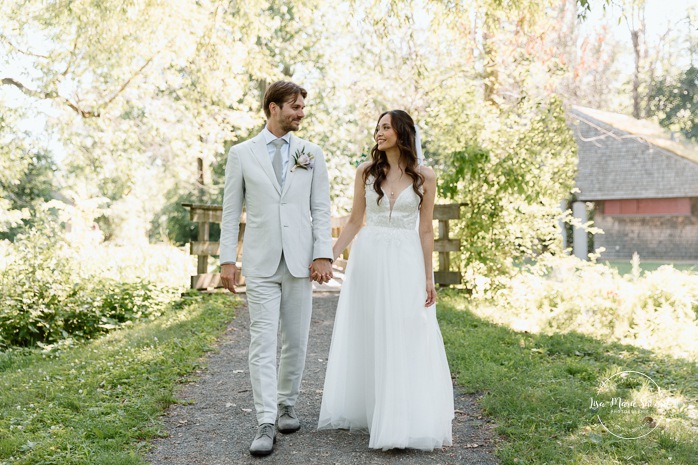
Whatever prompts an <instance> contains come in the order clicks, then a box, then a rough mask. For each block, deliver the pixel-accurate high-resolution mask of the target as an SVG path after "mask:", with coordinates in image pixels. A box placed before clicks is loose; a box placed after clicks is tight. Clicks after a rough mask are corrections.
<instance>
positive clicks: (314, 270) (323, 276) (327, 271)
mask: <svg viewBox="0 0 698 465" xmlns="http://www.w3.org/2000/svg"><path fill="white" fill-rule="evenodd" d="M332 276H333V274H332V262H330V260H329V259H328V258H318V259H316V260H313V263H312V264H311V265H310V280H311V281H317V282H318V284H325V283H326V282H328V281H329V280H330V279H332Z"/></svg>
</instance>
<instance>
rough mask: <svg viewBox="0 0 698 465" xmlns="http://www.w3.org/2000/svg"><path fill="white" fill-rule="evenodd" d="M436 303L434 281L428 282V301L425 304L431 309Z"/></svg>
mask: <svg viewBox="0 0 698 465" xmlns="http://www.w3.org/2000/svg"><path fill="white" fill-rule="evenodd" d="M434 303H436V288H435V287H434V281H427V300H426V301H425V302H424V306H425V307H431V306H432V305H434Z"/></svg>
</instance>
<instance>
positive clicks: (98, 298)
mask: <svg viewBox="0 0 698 465" xmlns="http://www.w3.org/2000/svg"><path fill="white" fill-rule="evenodd" d="M6 252H7V253H8V254H9V256H8V257H6V263H5V266H4V267H3V268H2V269H0V282H1V283H2V288H1V291H0V348H1V347H3V346H5V347H6V346H21V347H29V346H35V345H44V344H53V343H56V342H59V341H61V340H66V339H75V340H83V339H89V338H92V337H95V336H97V335H99V334H101V333H104V332H107V331H109V330H111V329H114V328H116V327H119V326H121V325H124V324H127V323H128V322H130V321H134V320H137V319H141V318H147V317H150V316H154V315H158V314H159V312H161V310H162V308H163V306H164V305H165V304H166V303H167V302H169V301H171V300H172V299H173V298H175V296H176V292H177V290H176V289H174V288H173V287H165V286H160V285H156V284H154V283H152V282H150V281H147V280H140V281H135V282H120V281H117V280H115V279H113V278H111V277H104V276H105V275H102V274H96V273H93V272H92V271H91V269H90V267H88V266H85V265H84V262H83V261H81V259H80V255H79V253H78V251H77V250H76V249H75V248H73V247H71V246H70V244H69V243H68V242H66V241H65V240H64V238H63V236H62V234H61V230H60V228H59V226H58V225H57V224H56V223H54V222H52V221H48V220H47V221H43V222H41V223H40V224H39V225H37V227H36V228H35V229H32V230H30V231H28V232H26V233H24V234H21V235H19V236H18V237H17V240H16V241H15V242H14V243H13V244H10V245H8V246H7V247H6Z"/></svg>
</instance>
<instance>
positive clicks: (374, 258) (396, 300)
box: [318, 181, 454, 450]
mask: <svg viewBox="0 0 698 465" xmlns="http://www.w3.org/2000/svg"><path fill="white" fill-rule="evenodd" d="M377 198H378V195H377V194H376V192H375V191H374V190H373V183H372V182H371V181H369V183H368V184H367V185H366V226H365V227H364V228H362V229H361V231H359V233H358V235H357V236H356V239H355V241H354V244H353V246H352V249H351V256H350V258H349V264H348V266H347V270H346V274H345V280H344V283H343V284H342V291H341V294H340V297H339V303H338V305H337V313H336V316H335V322H334V331H333V335H332V345H331V348H330V355H329V359H328V362H327V373H326V376H325V387H324V391H323V397H322V406H321V408H320V419H319V422H318V429H332V428H342V429H350V430H361V431H368V432H369V433H370V441H369V447H371V448H374V449H384V450H387V449H392V448H414V449H422V450H433V449H434V448H439V447H442V446H450V445H451V421H452V419H453V416H454V409H453V385H452V382H451V375H450V371H449V368H448V361H447V360H446V352H445V350H444V345H443V339H442V337H441V331H440V330H439V325H438V322H437V321H436V312H435V306H432V307H429V308H426V307H424V301H425V300H426V280H425V273H424V255H423V253H422V245H421V242H420V239H419V233H418V231H417V229H416V227H417V222H418V218H419V210H418V207H419V196H418V195H417V194H416V193H415V192H414V190H413V188H412V186H411V185H410V186H408V187H407V188H406V189H405V190H404V191H402V192H401V193H400V194H399V195H398V197H397V199H395V203H394V205H393V207H392V209H391V206H390V203H389V200H388V196H387V195H386V196H384V197H383V198H382V199H381V203H380V205H377V204H376V200H377Z"/></svg>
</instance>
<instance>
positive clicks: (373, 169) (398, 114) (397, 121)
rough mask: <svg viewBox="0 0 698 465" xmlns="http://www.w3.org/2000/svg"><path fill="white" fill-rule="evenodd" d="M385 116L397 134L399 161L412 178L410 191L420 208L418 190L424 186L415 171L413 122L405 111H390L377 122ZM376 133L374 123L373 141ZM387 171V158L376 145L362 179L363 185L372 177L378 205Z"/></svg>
mask: <svg viewBox="0 0 698 465" xmlns="http://www.w3.org/2000/svg"><path fill="white" fill-rule="evenodd" d="M385 115H390V125H391V126H392V127H393V129H395V132H396V133H397V146H398V149H399V150H400V160H402V161H404V163H405V174H407V175H408V176H409V177H411V178H412V189H413V190H414V192H415V193H416V194H417V195H418V196H419V205H420V207H421V205H422V200H424V194H422V192H421V189H420V188H421V187H422V185H424V176H423V175H422V173H420V172H419V171H418V169H417V167H418V165H419V161H418V160H417V149H416V146H415V137H416V130H415V128H414V120H413V119H412V117H411V116H410V115H409V114H408V113H407V112H405V111H402V110H390V111H386V112H384V113H382V114H381V115H380V116H379V117H378V122H380V120H381V118H383V116H385ZM377 133H378V123H376V129H375V131H374V132H373V138H374V139H375V137H376V134H377ZM388 171H390V163H388V157H387V155H386V154H385V152H384V151H382V150H378V144H376V145H374V146H373V148H372V149H371V164H370V165H368V167H367V168H366V170H364V175H363V178H364V184H367V183H368V180H369V178H370V177H373V190H375V191H376V193H377V194H378V201H377V203H378V204H380V201H381V199H382V198H383V197H384V194H383V190H382V189H381V184H382V183H383V181H385V178H386V176H387V174H388Z"/></svg>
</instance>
